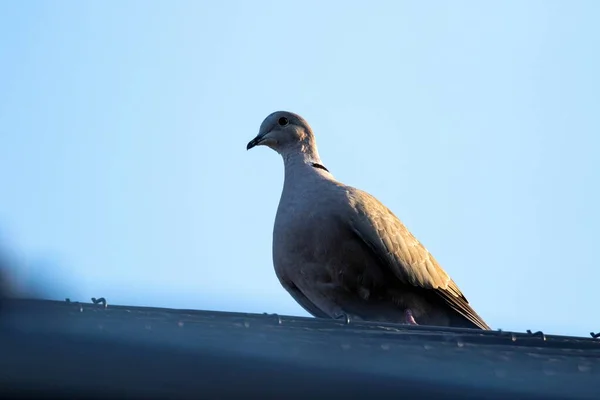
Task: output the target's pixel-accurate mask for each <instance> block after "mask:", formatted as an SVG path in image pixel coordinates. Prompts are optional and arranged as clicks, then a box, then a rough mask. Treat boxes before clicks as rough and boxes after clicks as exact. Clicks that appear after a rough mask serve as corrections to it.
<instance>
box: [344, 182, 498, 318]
mask: <svg viewBox="0 0 600 400" xmlns="http://www.w3.org/2000/svg"><path fill="white" fill-rule="evenodd" d="M348 194H349V199H350V205H351V209H352V211H353V212H351V215H350V218H349V221H350V225H351V228H352V229H353V230H354V232H355V233H356V234H357V235H358V237H360V238H361V239H362V240H363V241H364V242H365V243H366V244H367V246H368V247H369V248H370V249H371V250H372V251H373V253H374V254H375V255H376V256H377V258H378V259H379V260H381V261H382V264H383V265H386V266H387V267H389V268H390V269H391V270H392V272H393V273H394V275H395V276H396V277H397V278H398V279H399V280H400V281H401V282H402V283H405V284H410V285H412V286H415V287H420V288H423V289H431V290H434V291H435V293H436V294H437V295H439V296H440V297H441V299H442V300H443V302H444V303H445V304H446V305H447V306H449V307H450V308H451V309H453V310H454V311H456V312H457V313H458V314H460V315H462V316H463V317H464V318H466V319H468V320H469V321H471V322H472V323H474V324H475V325H477V326H478V327H480V328H482V329H490V327H489V326H488V325H487V324H486V323H485V322H484V321H483V320H482V319H481V317H480V316H479V315H477V313H476V312H475V311H474V310H473V309H472V308H471V306H470V305H469V302H468V301H467V299H466V298H465V296H464V295H463V294H462V292H461V291H460V289H459V288H458V286H457V285H456V283H454V281H453V280H452V279H451V278H450V277H449V276H448V274H447V273H446V272H445V271H444V270H443V269H442V268H441V267H440V266H439V264H438V263H437V261H436V260H435V259H434V258H433V256H432V255H431V254H430V253H429V251H427V249H426V248H425V247H424V246H423V245H422V244H421V243H420V242H419V241H418V240H417V239H416V238H415V237H414V236H413V235H412V233H410V231H409V230H408V229H406V227H405V226H404V224H403V223H402V222H401V221H400V220H399V219H398V217H396V216H395V215H394V214H393V213H392V211H390V210H389V209H388V208H387V207H386V206H385V205H383V204H382V203H381V202H380V201H379V200H377V199H376V198H375V197H373V196H371V195H370V194H368V193H366V192H364V191H361V190H359V189H355V188H351V189H350V190H349V192H348Z"/></svg>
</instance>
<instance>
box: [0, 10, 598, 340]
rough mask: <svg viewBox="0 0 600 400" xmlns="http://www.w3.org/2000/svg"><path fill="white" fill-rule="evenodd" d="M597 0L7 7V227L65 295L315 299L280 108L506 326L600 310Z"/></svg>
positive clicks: (157, 302)
mask: <svg viewBox="0 0 600 400" xmlns="http://www.w3.org/2000/svg"><path fill="white" fill-rule="evenodd" d="M599 12H600V3H598V2H595V1H589V2H584V1H572V2H567V1H527V2H524V1H502V2H479V1H455V2H442V1H420V2H416V1H415V2H408V1H380V2H376V3H373V2H365V1H362V2H357V1H344V2H341V1H334V2H316V1H297V2H292V1H286V2H276V1H254V2H244V1H227V2H225V1H223V2H220V3H218V2H199V1H177V2H167V1H106V2H92V1H87V2H77V1H58V0H57V1H52V2H50V1H48V2H41V1H39V2H33V1H30V2H25V1H23V2H14V1H13V2H3V3H0V59H1V60H2V62H1V63H0V184H1V187H2V188H3V192H2V195H1V196H0V245H1V246H2V247H3V249H4V251H5V253H6V254H8V255H9V256H10V257H11V259H12V260H13V262H14V265H15V267H14V271H13V272H14V277H15V278H14V279H15V280H16V281H17V282H18V284H19V285H22V286H24V287H25V286H27V287H38V288H40V287H43V288H44V292H43V293H44V296H45V297H49V298H56V299H64V298H65V297H70V298H71V299H73V300H87V299H89V298H90V297H100V296H104V297H106V298H107V299H108V301H109V303H112V304H129V305H149V306H165V307H177V308H193V309H213V310H227V311H247V312H277V313H280V314H292V315H307V314H306V313H305V312H304V311H303V310H302V309H301V308H300V306H298V305H296V303H295V302H294V301H293V300H292V299H291V297H289V296H288V294H287V293H286V292H285V291H284V290H283V289H282V288H281V287H280V286H279V283H278V281H277V279H276V277H275V274H274V271H273V267H272V260H271V234H272V228H273V221H274V217H275V211H276V207H277V204H278V201H279V196H280V193H281V188H282V181H283V165H282V162H281V160H280V158H279V156H278V155H277V154H276V153H274V152H272V151H270V150H268V149H266V148H259V149H256V150H253V151H250V152H246V150H245V146H246V143H247V142H248V141H249V140H250V139H252V138H253V137H254V135H255V134H256V133H257V132H258V128H259V125H260V123H261V122H262V120H263V119H264V117H266V116H267V115H268V114H269V113H270V112H272V111H275V110H281V109H283V110H290V111H294V112H297V113H299V114H301V115H302V116H304V117H305V118H306V119H307V120H308V121H309V123H310V124H311V125H312V127H313V129H314V130H315V133H316V135H317V142H318V144H319V151H320V154H321V157H322V159H323V162H324V163H325V165H326V166H327V167H328V168H329V169H330V170H331V171H332V172H333V174H334V175H335V176H336V178H338V179H339V180H341V181H343V182H344V183H347V184H350V185H353V186H356V187H359V188H361V189H364V190H367V191H368V192H370V193H372V194H373V195H375V196H376V197H378V198H379V199H380V200H381V201H383V202H384V203H385V204H386V205H387V206H388V207H389V208H390V209H392V210H393V211H394V213H395V214H396V215H398V216H399V217H400V218H401V219H402V221H403V222H404V223H405V224H406V225H407V226H408V228H409V229H410V230H411V231H412V232H413V233H414V234H415V235H416V236H417V237H418V238H419V239H420V240H421V241H422V242H423V243H424V244H425V246H426V247H427V248H428V249H429V250H430V251H431V252H432V253H433V254H434V256H435V257H436V258H437V259H438V261H439V262H440V263H441V264H442V266H443V267H444V268H445V269H446V271H447V272H448V273H449V274H450V275H451V276H452V277H453V278H454V280H455V281H456V282H457V283H458V285H459V287H460V288H461V289H462V290H463V292H464V293H465V295H466V296H467V298H468V299H469V301H470V302H471V303H472V305H473V306H474V308H475V309H476V310H477V311H478V312H479V313H480V314H481V315H482V317H483V318H484V319H485V320H486V321H487V322H488V323H489V324H490V325H492V327H493V328H502V329H512V330H521V331H522V330H525V329H534V330H539V329H541V330H544V331H547V332H550V333H560V334H572V335H587V334H588V332H589V331H591V330H595V331H597V330H600V320H599V319H598V316H599V315H600V314H599V313H598V302H597V288H598V281H599V280H600V269H599V268H598V262H597V261H596V253H597V247H596V246H598V228H597V227H598V226H600V213H599V212H598V206H597V205H598V204H600V194H599V189H598V182H599V179H598V178H599V176H598V175H599V171H600V161H599V160H598V152H599V150H600V139H599V138H598V135H599V132H600V129H599V128H600V122H599V110H600V97H599V94H598V93H600V78H599V77H598V76H599V74H598V71H600V55H599V53H598V51H597V49H598V44H599V43H600V27H599V25H598V23H597V16H598V15H599V14H598V13H599Z"/></svg>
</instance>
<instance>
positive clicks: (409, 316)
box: [404, 308, 419, 325]
mask: <svg viewBox="0 0 600 400" xmlns="http://www.w3.org/2000/svg"><path fill="white" fill-rule="evenodd" d="M404 320H405V323H407V324H408V325H419V324H417V321H415V317H414V316H413V313H412V311H411V309H410V308H407V309H406V310H404Z"/></svg>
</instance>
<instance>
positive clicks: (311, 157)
mask: <svg viewBox="0 0 600 400" xmlns="http://www.w3.org/2000/svg"><path fill="white" fill-rule="evenodd" d="M303 150H304V151H293V152H286V153H284V154H282V157H283V164H284V166H285V181H286V182H288V183H289V182H292V181H296V180H298V179H301V177H303V176H309V175H313V174H316V175H331V174H330V172H329V170H328V169H327V168H326V167H325V165H324V164H323V162H322V161H321V158H320V157H319V153H318V152H317V150H316V149H314V148H310V151H306V150H307V149H306V148H305V149H303Z"/></svg>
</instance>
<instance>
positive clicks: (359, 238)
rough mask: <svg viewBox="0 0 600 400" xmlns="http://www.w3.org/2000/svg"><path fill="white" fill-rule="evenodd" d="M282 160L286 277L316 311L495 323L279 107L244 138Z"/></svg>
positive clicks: (277, 261)
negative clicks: (338, 174) (341, 176)
mask: <svg viewBox="0 0 600 400" xmlns="http://www.w3.org/2000/svg"><path fill="white" fill-rule="evenodd" d="M256 146H267V147H270V148H271V149H273V150H275V151H276V152H277V153H279V154H280V155H281V157H282V158H283V164H284V169H285V175H284V183H283V190H282V193H281V198H280V200H279V206H278V208H277V213H276V216H275V224H274V228H273V247H272V256H273V265H274V269H275V273H276V275H277V278H278V279H279V282H280V283H281V285H282V286H283V287H284V288H285V290H286V291H287V292H288V293H289V294H290V295H291V296H292V297H293V298H294V300H295V301H296V302H297V303H298V304H299V305H300V306H302V307H303V308H304V309H305V310H306V311H307V312H308V313H310V314H311V315H313V316H314V317H317V318H333V319H340V318H343V319H346V320H358V321H361V320H362V321H375V322H388V323H399V324H408V325H427V326H448V327H459V328H472V329H483V330H489V329H490V327H489V326H488V325H487V324H486V323H485V322H484V321H483V319H482V318H481V317H480V316H479V315H478V314H477V313H476V312H475V311H474V310H473V308H471V306H470V304H469V302H468V301H467V299H466V297H465V296H464V295H463V294H462V292H461V291H460V289H459V288H458V286H457V285H456V283H455V282H454V281H453V280H452V279H451V278H450V277H449V276H448V274H447V273H446V272H445V271H444V270H443V269H442V267H441V266H440V265H439V264H438V263H437V261H436V260H435V259H434V258H433V256H432V255H431V254H430V253H429V251H427V249H426V248H425V247H424V246H423V245H422V244H421V243H420V242H419V241H418V240H417V239H416V238H415V237H414V236H413V235H412V234H411V233H410V231H408V229H407V228H406V227H405V226H404V224H403V223H402V222H401V221H400V220H399V219H398V217H396V215H395V214H394V213H392V211H390V210H389V209H388V208H387V207H386V206H385V205H383V204H382V203H381V202H380V201H379V200H377V199H376V198H375V197H373V196H372V195H371V194H369V193H367V192H365V191H362V190H360V189H357V188H354V187H352V186H348V185H345V184H343V183H341V182H339V181H337V180H336V179H335V178H334V176H333V175H332V173H331V172H330V171H329V170H328V169H327V168H326V167H325V165H324V164H323V162H322V161H321V158H320V157H319V153H318V150H317V144H316V140H315V136H314V134H313V131H312V129H311V127H310V125H309V124H308V123H307V122H306V120H305V119H304V118H302V117H301V116H300V115H297V114H295V113H292V112H288V111H276V112H274V113H272V114H270V115H269V116H267V117H266V118H265V120H264V121H263V122H262V124H261V126H260V129H259V132H258V135H257V136H256V137H255V138H254V139H252V140H251V141H250V142H249V143H248V145H247V146H246V149H247V150H250V149H251V148H253V147H256Z"/></svg>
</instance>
